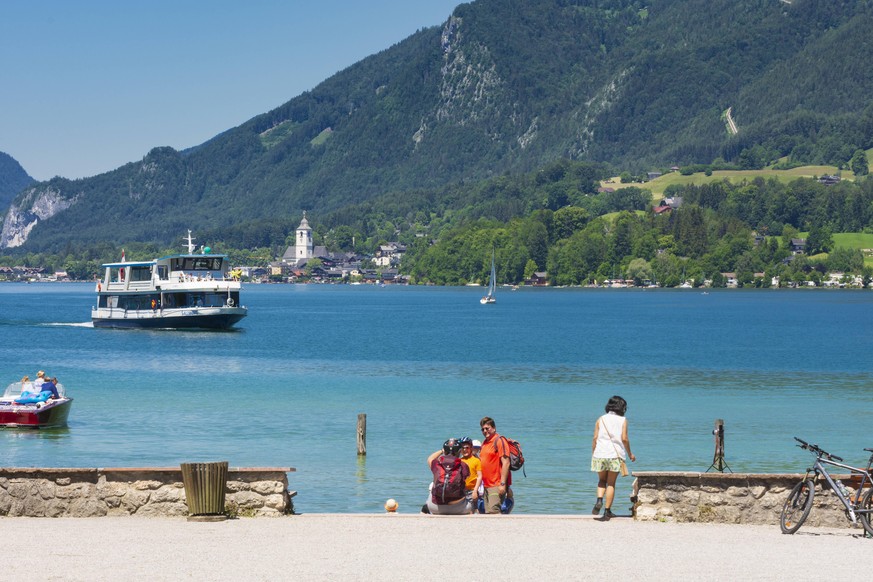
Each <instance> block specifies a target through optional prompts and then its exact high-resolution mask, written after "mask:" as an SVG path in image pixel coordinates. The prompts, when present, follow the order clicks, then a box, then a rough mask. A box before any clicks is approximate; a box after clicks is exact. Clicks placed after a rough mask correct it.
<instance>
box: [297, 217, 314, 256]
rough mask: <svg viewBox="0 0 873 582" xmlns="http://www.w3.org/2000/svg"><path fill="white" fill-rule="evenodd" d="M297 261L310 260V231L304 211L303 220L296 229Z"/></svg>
mask: <svg viewBox="0 0 873 582" xmlns="http://www.w3.org/2000/svg"><path fill="white" fill-rule="evenodd" d="M296 249H297V254H296V256H297V260H298V261H299V260H300V259H311V258H312V229H311V228H310V227H309V222H308V221H307V220H306V211H305V210H304V211H303V220H301V221H300V226H298V227H297V245H296Z"/></svg>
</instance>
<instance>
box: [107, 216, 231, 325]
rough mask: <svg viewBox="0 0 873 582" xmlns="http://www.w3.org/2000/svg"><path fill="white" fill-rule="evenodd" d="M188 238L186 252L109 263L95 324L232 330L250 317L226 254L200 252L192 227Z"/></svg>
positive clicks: (206, 250)
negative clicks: (240, 321)
mask: <svg viewBox="0 0 873 582" xmlns="http://www.w3.org/2000/svg"><path fill="white" fill-rule="evenodd" d="M187 240H188V245H187V247H188V252H187V253H184V254H179V255H169V256H166V257H162V258H160V259H154V260H151V261H125V260H124V252H122V255H121V262H120V263H106V264H104V265H103V267H104V269H105V274H104V276H103V279H102V280H101V281H99V282H98V283H97V306H96V307H93V308H92V309H91V321H92V322H93V323H94V327H133V328H182V329H229V328H231V327H233V325H234V324H236V323H237V322H238V321H239V320H241V319H242V318H243V317H245V316H246V314H247V312H248V309H247V308H245V307H243V306H242V305H241V304H240V298H239V292H240V282H239V280H237V278H236V277H233V276H231V273H230V262H229V260H228V257H227V255H221V254H212V252H211V249H210V248H209V247H205V248H203V247H201V251H200V252H199V253H195V252H194V251H195V250H196V247H195V245H194V239H192V238H191V231H190V230H189V231H188V239H187Z"/></svg>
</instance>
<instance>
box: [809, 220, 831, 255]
mask: <svg viewBox="0 0 873 582" xmlns="http://www.w3.org/2000/svg"><path fill="white" fill-rule="evenodd" d="M833 247H834V237H833V235H832V234H831V231H830V230H828V229H827V228H820V227H817V226H813V227H812V228H811V229H809V236H808V237H806V254H808V255H816V254H818V253H826V252H828V251H830V250H831V249H832V248H833Z"/></svg>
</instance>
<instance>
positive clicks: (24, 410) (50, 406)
mask: <svg viewBox="0 0 873 582" xmlns="http://www.w3.org/2000/svg"><path fill="white" fill-rule="evenodd" d="M56 387H57V390H58V394H59V395H60V398H53V399H50V400H46V401H44V402H36V403H33V404H17V403H16V402H15V400H16V399H19V398H21V393H22V392H33V391H34V390H36V391H37V392H38V389H37V388H35V387H34V386H33V385H32V384H31V383H30V382H13V383H12V384H10V385H9V386H8V387H7V388H6V391H5V392H4V393H3V396H2V397H0V427H9V428H56V427H59V426H67V417H68V416H69V415H70V408H71V407H72V405H73V399H72V398H69V397H68V396H67V393H66V389H65V388H64V385H63V384H57V386H56Z"/></svg>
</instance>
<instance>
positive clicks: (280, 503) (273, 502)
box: [264, 493, 288, 512]
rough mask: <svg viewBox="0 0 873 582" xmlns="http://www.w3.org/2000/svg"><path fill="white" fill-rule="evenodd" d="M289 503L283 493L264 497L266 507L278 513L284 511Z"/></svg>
mask: <svg viewBox="0 0 873 582" xmlns="http://www.w3.org/2000/svg"><path fill="white" fill-rule="evenodd" d="M287 503H288V500H287V499H286V495H284V494H282V493H274V494H273V495H267V496H266V497H264V507H266V508H268V509H272V510H275V511H278V512H282V511H284V510H285V507H286V505H287Z"/></svg>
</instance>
